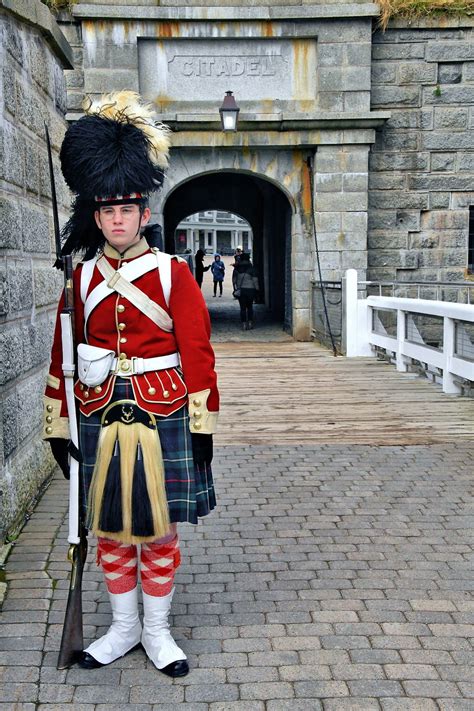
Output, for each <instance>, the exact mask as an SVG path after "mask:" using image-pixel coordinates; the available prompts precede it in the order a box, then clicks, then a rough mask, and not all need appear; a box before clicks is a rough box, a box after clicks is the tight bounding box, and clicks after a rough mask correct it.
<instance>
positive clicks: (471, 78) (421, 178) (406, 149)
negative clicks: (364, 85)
mask: <svg viewBox="0 0 474 711" xmlns="http://www.w3.org/2000/svg"><path fill="white" fill-rule="evenodd" d="M463 23H464V24H463ZM423 24H424V26H423ZM473 25H474V23H473V21H472V18H471V19H468V18H466V19H465V20H459V21H451V22H450V23H448V24H446V23H444V24H443V26H441V25H439V26H438V27H435V26H432V27H429V25H428V23H426V22H425V23H419V26H416V27H414V26H412V27H407V26H405V27H403V26H402V23H401V22H396V23H392V26H391V27H390V28H389V29H388V30H387V31H386V32H385V33H382V32H377V33H376V34H375V35H374V38H373V47H372V108H373V109H389V110H390V111H391V113H392V117H391V119H390V120H389V121H388V122H387V123H386V124H385V126H384V128H383V129H382V130H380V129H379V131H378V135H377V141H376V144H375V146H373V147H372V150H371V155H370V169H369V232H368V247H369V252H368V263H369V272H368V278H369V279H382V280H386V279H389V280H393V279H399V280H423V281H430V280H433V281H435V280H441V281H453V280H462V279H464V278H465V277H466V276H467V274H466V267H467V244H468V229H469V209H468V208H469V205H474V27H473Z"/></svg>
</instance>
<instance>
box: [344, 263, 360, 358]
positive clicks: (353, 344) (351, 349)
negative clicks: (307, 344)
mask: <svg viewBox="0 0 474 711" xmlns="http://www.w3.org/2000/svg"><path fill="white" fill-rule="evenodd" d="M357 296H358V295H357V271H356V270H355V269H347V270H346V276H345V289H344V309H343V312H344V314H345V317H346V322H345V324H344V330H345V333H346V338H345V341H346V356H347V357H348V358H354V356H357V355H359V354H358V352H357V328H358V318H357Z"/></svg>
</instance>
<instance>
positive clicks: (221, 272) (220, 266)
mask: <svg viewBox="0 0 474 711" xmlns="http://www.w3.org/2000/svg"><path fill="white" fill-rule="evenodd" d="M211 272H212V277H213V279H214V296H216V295H217V286H219V296H222V284H223V281H224V276H225V264H224V262H223V261H222V259H221V255H220V254H215V255H214V261H213V262H212V264H211Z"/></svg>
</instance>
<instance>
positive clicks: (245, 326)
mask: <svg viewBox="0 0 474 711" xmlns="http://www.w3.org/2000/svg"><path fill="white" fill-rule="evenodd" d="M232 286H233V289H234V296H235V298H236V299H238V300H239V305H240V320H241V322H242V330H243V331H248V330H251V329H252V328H253V302H254V301H255V296H256V294H257V291H258V278H257V274H256V272H255V268H254V266H253V264H252V262H251V261H250V255H249V254H246V253H245V252H243V253H242V255H241V256H240V259H239V262H238V264H237V265H236V267H235V269H234V272H233V274H232Z"/></svg>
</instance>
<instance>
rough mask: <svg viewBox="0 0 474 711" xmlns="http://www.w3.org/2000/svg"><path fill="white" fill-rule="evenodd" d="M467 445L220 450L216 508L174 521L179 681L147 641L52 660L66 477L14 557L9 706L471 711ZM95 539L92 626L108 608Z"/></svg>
mask: <svg viewBox="0 0 474 711" xmlns="http://www.w3.org/2000/svg"><path fill="white" fill-rule="evenodd" d="M471 451H472V445H471V443H469V442H468V443H466V442H463V443H457V444H447V445H432V446H403V447H402V446H401V447H378V448H376V447H370V446H365V445H359V446H356V445H352V446H337V445H324V444H323V445H320V446H312V447H307V446H303V445H301V446H296V447H288V446H277V447H272V448H271V451H269V449H268V447H263V446H252V447H247V448H240V447H235V446H227V447H225V448H221V449H220V451H219V452H218V453H217V457H216V462H215V475H216V481H217V490H218V497H219V506H218V508H217V509H216V511H215V512H214V513H213V514H212V515H211V516H209V517H208V518H207V519H205V520H204V521H203V522H202V523H201V524H200V525H199V526H198V527H197V528H194V527H191V526H182V527H181V538H182V549H183V554H184V555H183V565H182V567H181V568H180V570H179V571H178V576H177V594H176V596H175V602H174V607H173V612H174V630H175V633H176V636H177V639H178V640H179V641H180V643H181V644H182V646H183V648H184V649H185V651H186V653H187V654H188V656H189V659H190V664H191V667H192V671H191V673H190V674H189V676H187V677H185V678H184V679H179V680H170V679H168V678H166V677H164V676H163V675H161V674H160V673H159V672H158V671H157V670H156V669H155V668H154V667H153V666H152V665H151V664H150V663H148V662H147V660H146V658H145V655H144V653H143V652H142V651H141V650H139V651H136V652H134V653H132V654H130V655H128V656H127V657H125V658H124V659H122V660H119V661H117V662H116V663H114V664H112V665H111V666H110V667H107V668H104V669H100V670H96V671H84V670H80V669H78V668H72V669H70V670H67V671H57V670H56V667H55V665H56V659H57V649H58V644H59V637H60V631H61V622H62V616H63V610H64V605H65V598H66V595H67V585H68V584H67V573H68V563H67V562H66V561H65V553H66V549H67V545H66V523H65V510H66V492H67V487H66V483H65V482H64V480H63V479H62V478H59V476H58V478H56V479H55V480H54V481H53V483H52V485H51V486H50V487H49V489H48V490H47V492H46V494H45V496H44V497H43V499H42V500H41V502H40V503H39V505H38V506H37V508H36V510H35V512H34V514H33V515H32V517H31V519H30V521H29V522H28V524H27V525H26V527H25V528H24V530H23V532H22V533H21V535H20V537H19V539H18V542H17V544H16V545H15V547H14V550H13V552H12V554H11V556H10V558H9V560H8V564H7V579H8V586H9V589H8V594H7V598H6V601H5V604H4V609H3V623H2V625H1V627H0V634H1V639H0V643H1V650H2V651H1V656H0V663H1V664H2V665H3V666H2V671H1V681H2V687H1V690H0V709H1V710H5V709H9V710H10V709H11V710H12V711H21V710H24V711H26V710H28V711H30V710H33V709H41V710H42V711H59V710H60V709H71V710H73V709H74V710H76V711H93V710H97V711H121V710H122V709H124V710H125V709H127V711H151V710H152V709H155V710H156V711H158V710H160V709H170V710H172V711H180V709H184V708H186V709H190V710H191V711H307V710H308V709H309V710H310V711H349V710H350V711H372V710H375V709H377V710H379V711H380V710H382V711H415V710H416V711H435V710H437V711H461V710H462V711H468V710H469V709H474V671H473V670H474V665H473V661H474V652H473V638H474V624H473V622H474V600H473V598H472V590H473V588H474V576H473V567H472V557H473V555H472V554H473V536H472V534H473V523H474V515H473V508H472V498H471V493H472V454H471ZM101 577H102V576H101V573H100V572H99V571H98V569H97V568H96V566H95V563H94V550H91V551H90V555H89V563H88V570H87V572H86V575H85V583H84V608H85V618H86V626H85V635H86V637H87V638H88V639H93V638H94V637H95V636H96V635H98V634H100V633H101V632H102V631H103V630H105V629H106V627H107V626H108V624H109V622H110V611H109V605H108V602H107V597H106V593H105V591H104V588H103V585H102V583H101Z"/></svg>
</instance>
